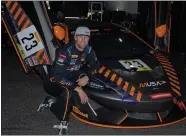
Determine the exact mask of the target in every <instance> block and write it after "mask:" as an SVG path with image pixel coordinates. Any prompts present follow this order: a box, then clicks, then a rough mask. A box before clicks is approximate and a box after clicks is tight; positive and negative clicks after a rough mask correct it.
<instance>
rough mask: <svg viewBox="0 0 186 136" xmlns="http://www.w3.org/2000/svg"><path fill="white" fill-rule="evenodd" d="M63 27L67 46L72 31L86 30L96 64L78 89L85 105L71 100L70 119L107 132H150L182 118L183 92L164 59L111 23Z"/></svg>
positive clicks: (185, 108)
mask: <svg viewBox="0 0 186 136" xmlns="http://www.w3.org/2000/svg"><path fill="white" fill-rule="evenodd" d="M65 23H66V24H67V26H68V29H69V37H70V42H73V36H74V31H75V29H76V28H77V27H78V26H87V27H88V28H90V30H91V38H90V45H91V46H92V47H93V48H94V50H95V52H96V55H97V58H98V60H99V61H100V64H101V65H102V66H101V68H100V69H99V71H98V73H97V75H96V76H95V77H92V78H91V79H90V82H89V83H88V85H87V86H86V87H85V88H84V90H85V92H86V93H87V94H88V96H89V99H90V100H89V103H88V104H86V105H83V104H81V103H80V99H79V97H78V95H77V97H75V98H74V101H75V102H74V106H73V113H72V115H73V116H74V117H76V118H77V119H79V120H80V121H82V122H85V123H88V124H92V125H96V126H102V127H109V128H152V127H160V126H165V125H170V124H174V123H176V122H179V121H182V120H184V119H186V106H185V104H186V98H184V97H185V94H184V89H185V87H184V86H182V85H181V84H180V83H181V81H180V79H179V76H178V75H179V73H178V72H179V71H176V70H175V67H174V65H173V64H172V62H171V60H170V59H169V57H168V56H165V55H164V54H163V53H161V52H158V51H155V50H153V49H152V48H151V47H149V46H147V45H146V44H145V43H144V42H143V41H141V40H140V39H139V38H138V37H137V36H135V35H133V33H130V32H129V31H127V29H125V28H123V27H122V26H119V25H117V24H112V23H108V22H98V21H91V20H87V19H68V20H66V22H65Z"/></svg>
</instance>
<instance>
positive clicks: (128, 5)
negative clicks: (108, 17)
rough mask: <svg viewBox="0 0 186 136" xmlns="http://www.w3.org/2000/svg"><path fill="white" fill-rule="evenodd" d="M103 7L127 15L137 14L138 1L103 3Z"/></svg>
mask: <svg viewBox="0 0 186 136" xmlns="http://www.w3.org/2000/svg"><path fill="white" fill-rule="evenodd" d="M104 7H105V9H107V10H112V11H116V10H117V9H118V11H126V12H128V13H132V14H137V13H138V1H104Z"/></svg>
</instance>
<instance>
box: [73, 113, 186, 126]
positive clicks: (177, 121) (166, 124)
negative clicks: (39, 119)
mask: <svg viewBox="0 0 186 136" xmlns="http://www.w3.org/2000/svg"><path fill="white" fill-rule="evenodd" d="M71 114H72V116H73V117H74V118H76V119H77V120H79V121H81V122H83V123H86V124H89V125H94V126H97V127H104V128H123V129H124V128H125V129H126V128H127V129H142V128H157V127H164V126H168V125H173V124H176V123H179V122H181V121H184V120H186V117H184V118H181V119H179V120H176V121H173V122H170V123H165V124H160V125H151V126H149V125H148V126H118V125H115V126H114V125H104V124H99V123H93V122H90V121H87V120H85V119H81V118H80V117H78V116H77V115H76V114H74V113H73V112H71Z"/></svg>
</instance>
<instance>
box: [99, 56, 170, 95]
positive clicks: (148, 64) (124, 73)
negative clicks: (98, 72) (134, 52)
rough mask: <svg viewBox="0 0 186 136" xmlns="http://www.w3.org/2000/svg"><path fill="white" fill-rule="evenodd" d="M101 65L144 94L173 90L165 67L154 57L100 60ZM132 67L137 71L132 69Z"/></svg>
mask: <svg viewBox="0 0 186 136" xmlns="http://www.w3.org/2000/svg"><path fill="white" fill-rule="evenodd" d="M100 63H101V64H103V65H104V66H105V67H107V68H108V69H110V70H111V71H113V72H115V73H116V74H117V75H118V76H120V77H122V78H123V80H125V81H127V82H128V83H129V84H132V85H134V86H135V87H137V88H140V90H141V91H142V92H143V93H144V92H148V91H149V89H150V90H156V92H167V91H169V90H171V87H170V84H169V82H168V77H167V75H166V73H165V71H164V69H163V67H162V66H161V64H160V63H159V62H158V61H157V59H156V58H155V57H154V56H152V55H151V56H143V57H133V58H129V59H110V60H100ZM131 65H132V67H134V68H136V69H134V68H131V67H130V66H131ZM132 69H133V71H132ZM103 74H104V73H103Z"/></svg>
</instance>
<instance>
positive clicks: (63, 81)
mask: <svg viewBox="0 0 186 136" xmlns="http://www.w3.org/2000/svg"><path fill="white" fill-rule="evenodd" d="M60 83H61V84H62V85H67V86H71V85H72V84H73V83H72V82H71V81H68V80H66V79H62V80H61V82H60Z"/></svg>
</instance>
